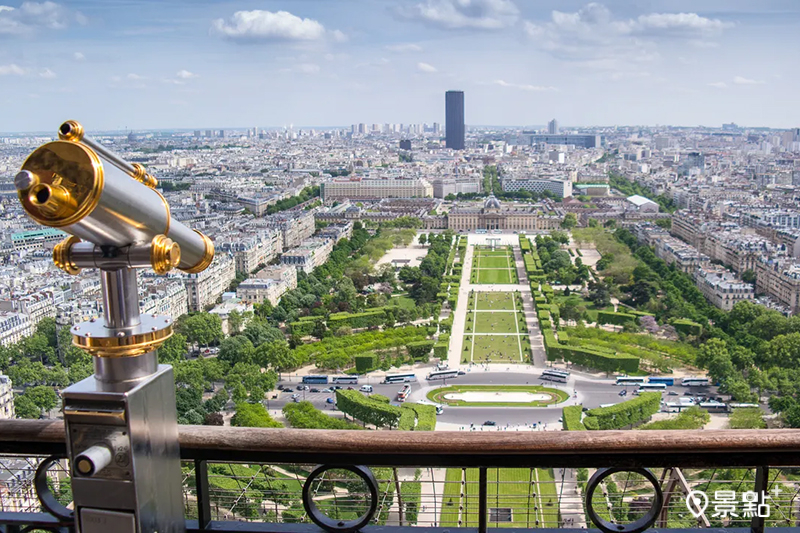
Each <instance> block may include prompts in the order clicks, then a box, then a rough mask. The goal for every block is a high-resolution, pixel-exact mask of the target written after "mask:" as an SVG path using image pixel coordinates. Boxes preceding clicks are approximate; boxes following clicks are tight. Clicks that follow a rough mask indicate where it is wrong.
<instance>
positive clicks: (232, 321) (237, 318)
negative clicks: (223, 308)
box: [228, 309, 244, 335]
mask: <svg viewBox="0 0 800 533" xmlns="http://www.w3.org/2000/svg"><path fill="white" fill-rule="evenodd" d="M243 321H244V317H243V316H242V314H241V313H240V312H239V311H237V310H236V309H233V310H232V311H231V312H230V313H228V335H238V334H239V332H240V331H241V330H242V323H243Z"/></svg>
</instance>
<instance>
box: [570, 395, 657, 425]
mask: <svg viewBox="0 0 800 533" xmlns="http://www.w3.org/2000/svg"><path fill="white" fill-rule="evenodd" d="M660 408H661V393H660V392H643V393H642V394H640V395H639V397H638V398H633V399H632V400H628V401H627V402H623V403H618V404H616V405H611V406H609V407H598V408H597V409H590V410H589V411H588V413H587V416H588V417H592V418H594V419H596V420H597V426H598V428H599V429H621V428H624V427H625V426H629V425H633V424H638V423H639V422H642V421H644V420H647V419H648V418H650V417H651V416H652V415H653V414H654V413H657V412H658V410H659V409H660ZM584 425H585V426H586V428H587V429H592V428H590V427H589V424H587V423H586V421H585V420H584Z"/></svg>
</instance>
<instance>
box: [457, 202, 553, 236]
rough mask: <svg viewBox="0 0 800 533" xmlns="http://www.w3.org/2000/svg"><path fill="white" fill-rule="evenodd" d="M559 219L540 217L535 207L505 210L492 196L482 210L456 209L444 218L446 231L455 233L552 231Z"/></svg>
mask: <svg viewBox="0 0 800 533" xmlns="http://www.w3.org/2000/svg"><path fill="white" fill-rule="evenodd" d="M561 222H562V219H561V217H558V216H554V215H543V214H541V213H540V211H539V209H538V208H537V207H536V206H531V205H523V206H520V207H508V208H505V207H503V206H502V205H501V204H500V201H499V200H498V199H497V198H495V196H494V195H490V196H489V198H487V199H486V201H485V202H484V203H483V207H482V208H460V207H456V208H453V209H451V210H450V212H449V213H448V214H447V227H448V228H449V229H452V230H454V231H462V230H463V231H474V230H478V229H485V230H495V229H498V230H516V231H533V230H553V229H558V228H559V227H560V226H561Z"/></svg>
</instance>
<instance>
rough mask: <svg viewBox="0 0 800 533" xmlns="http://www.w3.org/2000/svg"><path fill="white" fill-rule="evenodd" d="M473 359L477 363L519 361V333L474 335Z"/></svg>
mask: <svg viewBox="0 0 800 533" xmlns="http://www.w3.org/2000/svg"><path fill="white" fill-rule="evenodd" d="M472 344H473V346H472V360H473V361H474V362H476V363H488V362H492V363H519V362H521V361H523V357H522V353H521V352H520V341H519V335H473V336H472Z"/></svg>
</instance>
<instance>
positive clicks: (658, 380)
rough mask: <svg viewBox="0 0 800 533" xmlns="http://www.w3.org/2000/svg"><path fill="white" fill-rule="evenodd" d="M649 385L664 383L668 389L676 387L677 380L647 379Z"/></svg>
mask: <svg viewBox="0 0 800 533" xmlns="http://www.w3.org/2000/svg"><path fill="white" fill-rule="evenodd" d="M647 382H648V383H663V384H664V385H666V386H667V387H672V386H673V385H675V378H647Z"/></svg>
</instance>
